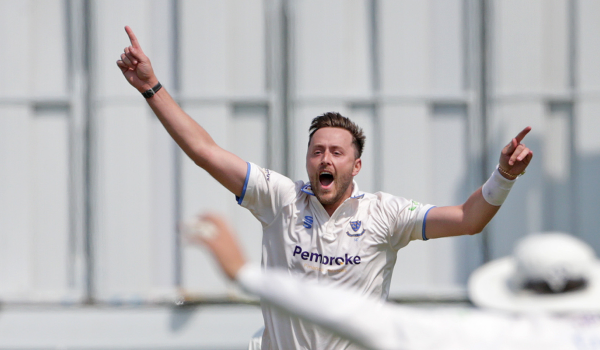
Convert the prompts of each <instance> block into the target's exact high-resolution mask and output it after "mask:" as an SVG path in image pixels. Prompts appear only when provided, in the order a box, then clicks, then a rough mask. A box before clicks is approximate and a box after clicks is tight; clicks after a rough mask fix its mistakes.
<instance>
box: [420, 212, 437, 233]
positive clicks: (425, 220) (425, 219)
mask: <svg viewBox="0 0 600 350" xmlns="http://www.w3.org/2000/svg"><path fill="white" fill-rule="evenodd" d="M433 208H435V207H431V208H429V209H427V212H426V213H425V216H424V217H423V232H422V235H423V240H424V241H427V240H429V238H427V236H425V226H426V225H427V214H429V211H430V210H431V209H433Z"/></svg>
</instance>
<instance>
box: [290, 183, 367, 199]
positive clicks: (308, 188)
mask: <svg viewBox="0 0 600 350" xmlns="http://www.w3.org/2000/svg"><path fill="white" fill-rule="evenodd" d="M300 191H302V192H304V193H306V194H309V195H311V196H314V195H315V193H314V192H313V190H312V187H311V186H310V182H307V183H306V184H304V186H302V188H301V189H300ZM364 196H365V194H364V193H361V192H360V191H359V190H358V184H357V183H356V181H354V180H353V181H352V194H351V195H350V198H351V199H362V198H363V197H364Z"/></svg>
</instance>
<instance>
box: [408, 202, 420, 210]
mask: <svg viewBox="0 0 600 350" xmlns="http://www.w3.org/2000/svg"><path fill="white" fill-rule="evenodd" d="M419 204H421V203H419V202H415V201H411V205H410V208H408V210H410V211H413V210H415V209H417V206H418V205H419Z"/></svg>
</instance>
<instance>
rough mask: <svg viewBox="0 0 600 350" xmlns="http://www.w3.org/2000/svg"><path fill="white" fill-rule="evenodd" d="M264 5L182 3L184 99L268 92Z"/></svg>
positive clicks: (233, 0)
mask: <svg viewBox="0 0 600 350" xmlns="http://www.w3.org/2000/svg"><path fill="white" fill-rule="evenodd" d="M263 6H264V5H263V3H262V1H259V0H252V1H239V0H228V1H211V0H208V1H206V0H205V1H182V2H181V7H180V8H181V10H180V15H181V23H180V28H181V44H180V48H181V53H182V56H181V64H182V66H181V72H182V75H181V84H182V86H181V87H182V91H183V93H184V95H185V96H203V97H211V96H212V97H214V96H223V95H226V96H227V95H231V94H239V95H261V94H264V89H265V82H266V71H265V67H266V64H265V62H264V59H265V55H266V48H265V47H266V46H265V41H264V38H265V37H266V36H265V33H264V30H265V18H264V12H263Z"/></svg>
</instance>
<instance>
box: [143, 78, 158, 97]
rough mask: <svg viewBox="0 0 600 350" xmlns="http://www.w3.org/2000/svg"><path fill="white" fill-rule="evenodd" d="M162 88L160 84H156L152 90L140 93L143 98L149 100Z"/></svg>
mask: <svg viewBox="0 0 600 350" xmlns="http://www.w3.org/2000/svg"><path fill="white" fill-rule="evenodd" d="M161 88H162V85H161V84H160V82H158V83H157V84H156V85H154V87H153V88H152V89H148V90H146V91H144V92H142V96H144V97H145V98H150V97H152V96H154V95H155V94H156V93H157V92H158V90H160V89H161Z"/></svg>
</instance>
